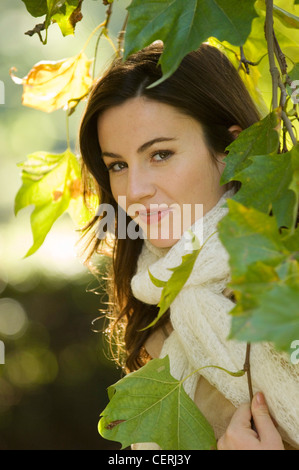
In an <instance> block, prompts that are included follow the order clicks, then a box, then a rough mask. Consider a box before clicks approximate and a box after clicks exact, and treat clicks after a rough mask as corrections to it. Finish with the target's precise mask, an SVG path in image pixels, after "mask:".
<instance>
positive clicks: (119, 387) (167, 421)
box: [99, 356, 216, 450]
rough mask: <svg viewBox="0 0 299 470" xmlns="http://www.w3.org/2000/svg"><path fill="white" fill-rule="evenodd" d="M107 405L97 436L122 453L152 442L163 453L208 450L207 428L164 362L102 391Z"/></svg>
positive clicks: (158, 361)
mask: <svg viewBox="0 0 299 470" xmlns="http://www.w3.org/2000/svg"><path fill="white" fill-rule="evenodd" d="M108 394H109V398H110V400H111V401H110V403H109V404H108V406H107V407H106V408H105V410H104V411H103V412H102V414H101V417H102V418H101V419H100V422H99V432H100V434H101V436H102V437H104V438H105V439H108V440H112V441H116V442H120V443H121V444H122V448H126V447H128V446H130V445H131V444H133V443H138V442H155V443H157V444H158V445H159V446H160V447H161V448H162V449H163V450H212V449H216V439H215V436H214V433H213V430H212V427H211V426H210V424H209V423H208V422H207V420H206V419H205V418H204V416H203V415H202V414H201V412H200V411H199V409H198V408H197V406H196V405H195V404H194V402H193V401H192V400H191V398H189V396H188V395H187V393H186V392H185V390H184V388H183V381H178V380H176V379H174V378H173V377H172V376H171V374H170V370H169V358H168V356H166V357H165V358H163V359H153V360H152V361H150V362H149V363H148V364H147V365H145V366H144V367H142V368H141V369H139V370H138V371H136V372H133V373H131V374H129V375H127V376H126V377H124V378H123V379H121V380H120V381H119V382H117V383H116V384H114V385H112V386H111V387H109V389H108Z"/></svg>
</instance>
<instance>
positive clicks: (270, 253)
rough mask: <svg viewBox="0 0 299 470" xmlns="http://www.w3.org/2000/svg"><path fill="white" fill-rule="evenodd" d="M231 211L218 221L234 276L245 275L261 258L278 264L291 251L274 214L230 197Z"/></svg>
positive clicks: (262, 260)
mask: <svg viewBox="0 0 299 470" xmlns="http://www.w3.org/2000/svg"><path fill="white" fill-rule="evenodd" d="M227 205H228V208H229V213H228V215H226V216H225V217H224V218H223V219H222V220H221V221H220V223H219V225H218V229H219V236H220V239H221V241H222V243H223V245H224V246H225V248H226V249H227V251H228V253H229V255H230V266H231V271H232V275H233V277H237V278H239V277H240V276H244V275H245V273H246V271H247V269H248V266H249V265H251V264H253V263H256V262H258V261H260V262H262V263H264V264H266V265H268V266H277V265H278V264H279V263H281V262H282V261H283V260H284V259H285V257H286V256H288V255H289V251H288V250H287V249H286V248H284V245H283V243H282V239H281V237H280V235H279V231H278V226H277V222H276V219H275V217H270V216H268V215H267V214H264V213H262V212H259V211H257V210H255V209H250V208H247V207H245V206H244V205H242V204H240V203H238V202H236V201H234V200H232V199H228V200H227Z"/></svg>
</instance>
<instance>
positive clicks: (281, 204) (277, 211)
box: [234, 145, 299, 228]
mask: <svg viewBox="0 0 299 470" xmlns="http://www.w3.org/2000/svg"><path fill="white" fill-rule="evenodd" d="M249 160H250V161H251V162H252V163H251V165H249V166H247V167H246V168H245V169H244V170H243V171H241V172H239V173H237V174H236V175H235V179H236V180H238V181H241V183H243V184H242V187H241V189H240V191H238V193H237V194H236V195H235V197H234V200H235V201H238V202H241V203H242V204H244V205H245V206H247V207H254V208H255V209H258V210H260V211H262V212H266V213H269V212H270V211H271V210H272V211H273V213H274V215H275V216H276V219H277V221H278V224H279V226H285V227H289V228H291V227H293V226H294V223H295V221H296V218H297V212H298V198H299V145H297V146H296V147H293V148H292V150H290V151H289V152H287V153H283V154H278V155H277V154H269V155H257V156H254V157H250V158H249Z"/></svg>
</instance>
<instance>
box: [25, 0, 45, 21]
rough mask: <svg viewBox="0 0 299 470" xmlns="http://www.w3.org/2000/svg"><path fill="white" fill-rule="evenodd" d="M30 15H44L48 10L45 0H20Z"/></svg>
mask: <svg viewBox="0 0 299 470" xmlns="http://www.w3.org/2000/svg"><path fill="white" fill-rule="evenodd" d="M22 2H24V3H25V5H26V8H27V10H28V12H29V13H30V15H32V16H34V17H35V18H37V17H39V16H43V15H46V13H47V11H48V7H47V0H22Z"/></svg>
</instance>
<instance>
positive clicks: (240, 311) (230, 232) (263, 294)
mask: <svg viewBox="0 0 299 470" xmlns="http://www.w3.org/2000/svg"><path fill="white" fill-rule="evenodd" d="M228 206H229V213H228V214H227V216H225V217H224V218H223V219H222V221H221V222H220V224H219V237H220V239H221V241H222V243H223V245H224V246H225V248H226V250H227V251H228V253H229V257H230V266H231V273H232V279H231V283H230V287H231V288H232V289H233V292H234V294H235V297H236V307H235V308H234V309H233V310H232V311H231V312H230V313H231V315H232V324H231V331H230V335H229V338H230V339H237V340H240V341H246V342H257V341H269V342H273V343H274V344H275V346H276V348H277V349H283V350H285V351H289V348H290V345H291V343H292V341H293V340H294V339H296V335H298V333H299V314H298V304H299V263H298V261H299V252H298V247H299V244H298V242H299V229H298V228H297V229H296V230H295V231H292V230H283V231H282V233H280V232H279V230H278V226H277V223H276V221H275V217H270V216H268V215H266V214H263V213H261V212H259V211H257V210H255V209H249V208H246V207H245V206H243V205H241V204H239V203H238V202H236V201H233V200H228ZM293 250H297V251H293Z"/></svg>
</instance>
